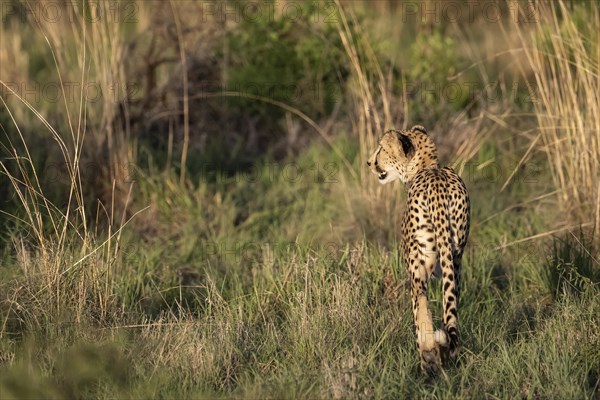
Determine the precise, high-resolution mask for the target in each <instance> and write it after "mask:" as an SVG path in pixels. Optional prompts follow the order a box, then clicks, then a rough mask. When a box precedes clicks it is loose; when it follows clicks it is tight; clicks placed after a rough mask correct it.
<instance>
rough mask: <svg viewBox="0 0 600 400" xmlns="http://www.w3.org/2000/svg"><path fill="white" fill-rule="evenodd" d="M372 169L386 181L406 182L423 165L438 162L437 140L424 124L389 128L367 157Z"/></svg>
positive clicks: (381, 179)
mask: <svg viewBox="0 0 600 400" xmlns="http://www.w3.org/2000/svg"><path fill="white" fill-rule="evenodd" d="M367 165H368V166H369V167H370V168H371V171H372V172H373V173H374V174H375V175H377V177H378V178H379V183H381V184H386V183H389V182H393V181H395V180H396V179H400V181H402V182H404V183H406V182H409V181H410V180H411V179H412V178H413V176H414V175H415V174H416V173H417V172H418V171H419V170H420V169H421V168H424V167H427V166H430V165H438V162H437V150H436V148H435V145H434V143H433V140H431V138H430V137H429V136H427V133H426V131H425V128H423V127H422V126H420V125H416V126H413V127H412V128H411V129H410V130H404V131H397V130H390V131H387V132H386V133H385V134H384V135H383V137H382V138H381V140H380V141H379V146H378V147H377V149H376V150H375V152H374V153H373V155H372V156H371V157H370V158H369V160H368V161H367Z"/></svg>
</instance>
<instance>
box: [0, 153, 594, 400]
mask: <svg viewBox="0 0 600 400" xmlns="http://www.w3.org/2000/svg"><path fill="white" fill-rule="evenodd" d="M330 157H332V155H331V154H330V152H329V151H324V150H319V146H317V147H316V148H315V149H310V150H309V151H307V152H306V154H305V155H303V156H301V157H300V158H297V159H296V160H297V162H298V164H299V165H305V166H310V165H311V163H316V162H317V160H321V159H323V158H326V159H327V158H330ZM273 176H274V178H272V179H270V178H269V179H267V178H264V177H263V178H261V179H259V180H258V181H257V182H252V183H250V182H248V181H247V176H242V175H239V176H238V175H236V176H231V177H229V178H224V180H223V181H222V182H214V183H212V184H207V183H201V184H200V185H199V186H198V187H196V188H184V187H180V186H177V184H176V183H173V182H172V181H171V180H170V179H169V178H168V177H165V178H164V179H155V178H142V179H141V180H140V181H139V183H138V184H139V186H140V189H139V192H140V193H141V197H140V198H139V199H138V201H139V203H140V205H141V204H151V205H152V207H151V209H149V210H147V211H145V213H146V214H144V213H142V214H140V215H139V216H138V217H137V218H136V219H134V220H133V221H132V222H131V225H129V227H128V229H127V232H126V233H125V234H124V235H123V236H122V239H121V240H122V243H121V246H122V250H121V251H120V252H119V253H118V257H117V258H116V259H115V260H113V261H112V262H111V263H110V264H108V265H110V273H109V272H108V271H105V270H98V271H95V272H94V268H95V267H94V265H93V262H92V261H91V260H90V261H89V262H87V261H86V262H84V263H83V265H81V268H80V269H77V270H75V271H73V273H72V274H66V275H65V276H63V277H62V278H61V279H60V281H59V282H58V283H56V285H57V286H56V287H55V289H54V290H50V289H49V288H47V287H46V286H45V285H46V282H44V281H41V280H40V279H41V278H42V277H43V274H42V273H41V272H40V271H38V270H36V263H39V260H37V259H36V256H35V253H29V254H30V257H32V261H31V264H30V265H29V268H30V269H29V270H28V272H20V273H19V272H14V274H16V276H17V278H16V279H14V280H12V281H5V282H4V283H3V284H2V286H3V293H6V297H5V300H4V301H3V302H2V308H1V310H2V314H1V315H2V321H3V323H4V325H3V330H2V336H1V339H0V346H1V347H0V349H1V350H0V359H1V360H3V364H4V365H3V366H2V373H0V376H1V378H0V385H1V386H0V387H1V390H2V398H7V399H9V398H25V397H29V398H35V397H39V396H43V397H47V398H65V397H74V398H79V397H95V398H115V397H116V398H140V397H153V398H156V397H166V398H206V397H210V398H212V397H222V396H225V397H241V398H263V397H268V398H297V397H311V398H330V397H334V398H349V397H373V398H382V397H387V398H398V397H400V398H404V397H419V398H420V397H434V398H456V397H459V398H473V397H481V396H484V397H488V398H507V397H510V398H512V397H526V398H527V397H531V398H536V397H537V398H593V396H594V393H595V392H596V391H597V383H598V372H597V371H598V370H599V368H600V353H599V352H598V339H599V337H598V332H597V330H598V329H597V328H598V315H600V304H599V303H598V301H597V298H598V295H600V289H599V283H598V279H597V274H596V275H589V273H588V275H587V278H584V279H579V280H577V286H573V288H571V289H569V290H564V291H561V288H562V287H563V286H564V285H563V283H561V282H565V284H566V285H568V284H569V282H570V281H569V280H568V279H567V278H565V277H562V276H561V275H556V274H554V275H552V274H546V271H547V270H548V271H562V270H561V269H560V268H559V265H561V264H560V263H561V262H563V261H561V260H564V259H565V258H566V257H568V258H569V259H572V260H574V261H575V262H576V264H577V265H580V264H581V265H587V266H588V267H585V268H587V269H585V268H583V267H582V268H581V269H579V271H580V274H582V276H584V277H585V276H586V275H585V274H586V273H587V272H586V271H597V269H596V268H597V267H596V266H595V265H593V263H594V260H593V259H592V258H591V256H589V255H588V254H587V252H588V251H591V249H592V246H591V245H590V244H589V243H585V238H578V240H566V241H556V245H555V247H554V248H552V247H551V246H548V245H543V246H542V245H539V244H538V245H536V246H523V245H521V246H518V245H515V246H510V247H508V248H506V249H500V250H496V249H494V248H493V246H494V245H499V244H500V243H502V241H503V240H508V241H510V240H513V239H516V238H520V237H522V236H523V235H527V234H528V233H529V232H530V231H535V230H539V229H543V228H544V225H543V220H540V221H538V222H536V220H535V219H532V220H531V222H528V223H527V224H523V219H522V216H521V214H522V212H523V211H522V210H520V209H517V210H509V211H504V212H501V213H500V214H499V215H498V216H497V217H494V218H493V219H491V220H490V222H488V223H485V224H482V225H477V224H475V226H474V229H473V232H472V236H471V246H470V248H469V249H468V251H467V253H466V255H465V273H464V281H463V283H464V287H463V288H464V290H463V296H462V299H461V301H462V302H461V307H460V332H461V337H462V341H463V349H462V351H461V354H460V357H459V359H458V360H457V362H456V363H453V364H452V365H450V366H449V367H448V368H447V369H446V370H445V374H444V376H441V377H439V378H438V379H436V380H434V381H427V380H426V379H425V378H424V377H423V376H422V374H421V373H420V371H419V368H418V358H417V353H416V346H415V339H414V333H413V326H412V317H411V311H410V297H409V293H408V288H407V284H406V274H405V272H404V268H403V266H402V265H401V263H400V261H399V259H400V255H399V254H398V251H397V250H396V248H397V243H394V242H386V243H385V245H382V244H378V243H381V242H382V241H381V239H376V237H377V236H376V235H373V237H372V238H371V237H369V235H365V234H364V233H362V232H364V230H362V229H361V228H360V223H361V221H360V219H357V220H353V221H348V220H347V218H350V216H349V215H347V214H346V213H345V212H344V208H342V203H343V202H340V199H339V196H340V194H339V189H340V187H338V186H341V185H342V184H341V183H339V182H337V183H336V182H326V181H319V179H316V180H315V179H314V176H313V175H312V174H306V175H304V176H303V177H301V178H299V179H298V180H296V181H294V182H291V181H289V180H286V179H281V178H278V177H277V176H279V175H278V174H274V175H273ZM340 179H348V178H347V177H346V178H344V177H343V176H342V175H340ZM471 184H472V193H471V196H472V199H473V203H474V212H473V214H474V217H475V221H477V220H480V219H481V218H482V217H483V216H485V215H491V214H494V212H496V211H502V210H498V208H500V207H503V204H505V201H503V200H502V197H503V196H506V197H512V198H514V199H518V197H519V193H522V191H521V190H520V189H519V188H518V187H517V186H518V185H516V186H515V189H514V190H513V189H511V188H509V190H508V193H495V194H494V193H489V191H487V190H483V189H478V186H477V182H470V183H469V185H471ZM336 185H338V186H336ZM350 187H351V186H350ZM488 187H489V186H488ZM387 190H400V185H398V186H397V187H390V188H388V189H387ZM521 196H525V195H524V194H521ZM494 197H495V198H496V201H492V198H494ZM280 204H285V205H286V206H285V207H278V205H280ZM266 210H269V212H266ZM241 212H245V213H246V215H245V216H244V218H241V219H240V217H239V213H241ZM383 217H384V216H382V218H383ZM356 218H360V217H356ZM236 221H237V222H236ZM531 224H538V225H537V226H534V225H531ZM349 226H354V227H356V231H355V232H353V233H351V234H348V229H349V228H348V227H349ZM343 232H345V235H342V233H343ZM350 237H354V239H347V238H350ZM373 239H376V240H373ZM581 240H583V241H584V243H585V245H586V247H585V248H582V247H580V246H579V244H578V241H581ZM582 249H585V250H582ZM588 249H589V250H588ZM573 254H577V256H574V255H573ZM544 255H548V262H547V263H546V264H544V263H542V262H539V260H540V259H544ZM23 257H24V254H21V261H13V262H10V263H8V264H4V265H3V270H5V271H15V270H18V269H19V268H22V267H23V263H24V262H25V261H23ZM61 259H62V260H63V261H64V262H65V263H66V264H68V263H72V262H73V261H72V260H75V259H76V257H72V258H70V257H68V256H66V255H62V257H61ZM65 266H66V265H65ZM63 268H64V267H63ZM182 268H185V269H187V271H188V273H190V272H189V271H193V272H195V274H191V275H189V281H188V282H182V280H181V279H183V278H181V276H178V274H177V271H178V270H180V269H182ZM570 276H571V275H569V277H570ZM106 279H108V291H106V290H105V289H104V286H103V285H104V283H105V281H106ZM569 279H571V278H569ZM91 283H93V284H91ZM182 283H184V284H182ZM82 285H83V286H82ZM88 285H89V286H88ZM569 287H570V286H569ZM432 289H433V290H432V295H431V297H432V299H433V300H432V303H431V304H432V307H434V310H436V312H435V316H436V317H437V318H436V321H437V323H438V324H439V322H440V321H439V311H440V310H441V303H440V301H441V296H440V292H439V282H435V283H434V284H433V285H432ZM575 289H576V290H575ZM557 290H558V291H560V295H559V296H556V293H557ZM78 291H79V292H80V293H78ZM105 292H106V295H107V296H108V297H109V299H108V301H107V299H106V298H103V296H104V295H105ZM56 293H71V294H70V295H67V296H64V295H63V297H61V298H57V296H56ZM9 300H10V301H9ZM38 302H39V304H38ZM107 304H108V305H107ZM100 311H106V312H104V313H103V312H100ZM25 382H27V383H25Z"/></svg>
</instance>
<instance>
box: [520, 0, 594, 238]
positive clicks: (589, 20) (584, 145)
mask: <svg viewBox="0 0 600 400" xmlns="http://www.w3.org/2000/svg"><path fill="white" fill-rule="evenodd" d="M536 4H537V5H536V8H535V10H536V12H537V14H536V17H537V18H536V21H535V22H536V23H535V24H534V28H533V29H531V28H530V25H522V24H515V25H514V28H515V29H516V30H517V31H518V32H519V35H520V37H521V41H522V43H523V48H522V52H523V53H522V54H524V55H525V64H526V68H527V70H528V71H531V72H532V73H533V76H534V78H535V82H534V83H535V87H534V89H533V91H534V95H535V100H536V101H535V103H534V106H535V115H536V119H537V124H538V127H539V134H538V137H537V139H535V140H538V139H541V143H543V149H544V150H545V152H546V154H547V156H548V162H549V166H550V172H551V173H552V178H553V180H554V184H555V185H556V187H557V189H559V197H558V199H559V203H560V207H561V209H562V210H563V211H564V212H566V213H567V215H569V216H570V217H572V218H574V219H575V220H576V222H577V223H582V224H586V225H588V226H590V225H592V224H593V225H594V226H595V227H596V229H595V232H596V236H597V237H598V234H597V232H598V229H597V228H598V227H600V190H599V186H600V39H599V37H598V32H599V31H600V11H599V8H598V6H597V3H596V4H594V2H589V3H587V2H582V3H579V4H575V5H574V4H573V3H569V2H565V1H562V0H561V1H558V2H551V1H546V2H539V3H536ZM529 43H532V44H533V45H531V46H530V45H529Z"/></svg>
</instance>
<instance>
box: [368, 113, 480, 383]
mask: <svg viewBox="0 0 600 400" xmlns="http://www.w3.org/2000/svg"><path fill="white" fill-rule="evenodd" d="M367 165H368V166H369V167H370V169H371V171H372V172H373V173H374V174H376V175H377V177H378V178H379V182H380V183H381V184H386V183H389V182H392V181H395V180H396V179H400V181H402V182H404V183H405V184H406V190H407V194H408V199H407V205H406V211H405V214H404V217H403V222H402V236H403V240H402V259H403V262H404V265H405V267H406V268H407V270H408V273H409V275H410V283H411V296H412V307H413V318H414V323H415V329H416V334H417V346H418V350H419V355H420V360H421V369H422V370H423V372H425V373H426V374H428V375H429V376H435V375H436V374H437V373H438V372H439V371H440V369H441V365H442V361H446V360H447V359H448V358H455V357H456V355H457V353H458V346H459V343H458V330H457V329H458V327H457V323H458V298H459V282H460V272H461V266H462V265H461V264H462V255H463V251H464V249H465V245H466V243H467V238H468V236H469V212H470V202H469V195H468V193H467V188H466V186H465V184H464V182H463V181H462V179H461V178H460V177H459V176H458V175H457V174H456V173H455V172H454V171H453V170H452V169H451V168H449V167H440V165H439V162H438V157H437V148H436V146H435V144H434V142H433V140H432V139H431V138H430V137H429V136H428V135H427V131H426V130H425V128H423V127H422V126H420V125H416V126H413V127H412V128H411V129H410V130H402V131H398V130H390V131H387V132H386V133H385V134H384V136H383V138H382V139H381V140H380V142H379V146H378V147H377V150H375V152H374V153H373V155H372V156H371V157H370V158H369V160H368V161H367ZM440 269H441V273H442V283H443V296H444V304H443V311H444V313H443V329H438V330H434V326H433V321H432V317H431V311H430V310H429V307H428V303H427V286H428V282H429V278H430V277H431V276H432V275H433V273H434V270H437V272H438V273H439V270H440Z"/></svg>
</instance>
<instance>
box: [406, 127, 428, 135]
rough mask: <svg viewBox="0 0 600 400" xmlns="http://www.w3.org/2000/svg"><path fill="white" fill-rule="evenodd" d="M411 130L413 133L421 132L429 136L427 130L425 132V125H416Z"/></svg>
mask: <svg viewBox="0 0 600 400" xmlns="http://www.w3.org/2000/svg"><path fill="white" fill-rule="evenodd" d="M410 130H411V131H413V132H415V131H417V132H421V133H424V134H426V135H427V130H425V127H424V126H423V125H415V126H413V127H412V128H410Z"/></svg>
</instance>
